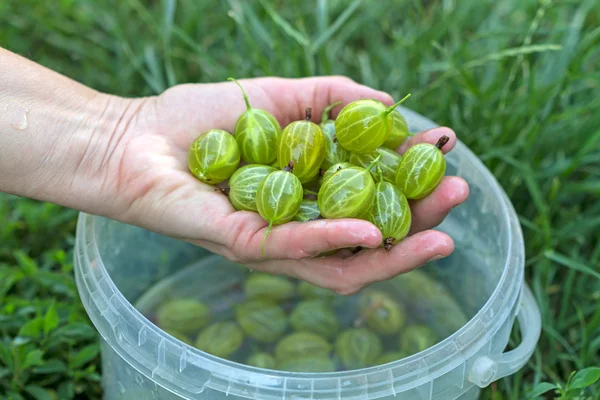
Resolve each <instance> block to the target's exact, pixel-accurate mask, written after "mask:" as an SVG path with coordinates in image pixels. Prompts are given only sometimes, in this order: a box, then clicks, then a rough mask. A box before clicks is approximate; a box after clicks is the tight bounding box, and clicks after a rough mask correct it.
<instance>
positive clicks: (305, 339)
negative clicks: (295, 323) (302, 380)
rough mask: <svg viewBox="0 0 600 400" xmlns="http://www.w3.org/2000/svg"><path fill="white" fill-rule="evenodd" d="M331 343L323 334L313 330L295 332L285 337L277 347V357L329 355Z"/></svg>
mask: <svg viewBox="0 0 600 400" xmlns="http://www.w3.org/2000/svg"><path fill="white" fill-rule="evenodd" d="M330 350H331V345H330V344H329V342H327V340H326V339H325V338H323V337H322V336H320V335H318V334H316V333H312V332H294V333H290V334H288V335H287V336H285V337H283V338H282V339H281V340H280V341H279V342H278V343H277V346H276V347H275V358H276V359H277V360H278V361H282V360H287V359H290V358H295V357H300V356H309V355H327V354H328V353H329V351H330Z"/></svg>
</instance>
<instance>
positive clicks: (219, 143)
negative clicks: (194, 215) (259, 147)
mask: <svg viewBox="0 0 600 400" xmlns="http://www.w3.org/2000/svg"><path fill="white" fill-rule="evenodd" d="M239 164H240V150H239V147H238V144H237V142H236V141H235V139H234V138H233V136H231V134H230V133H229V132H227V131H224V130H222V129H211V130H209V131H206V132H203V133H201V134H200V136H198V137H197V138H196V140H194V142H193V143H192V145H191V146H190V149H189V151H188V168H189V170H190V172H191V173H192V174H193V175H194V176H195V177H196V178H198V179H199V180H200V181H202V182H204V183H208V184H211V185H216V184H217V183H221V182H223V181H225V180H227V179H229V178H230V177H231V175H232V174H233V173H234V172H235V170H236V169H237V167H238V166H239Z"/></svg>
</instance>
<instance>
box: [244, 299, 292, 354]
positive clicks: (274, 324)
mask: <svg viewBox="0 0 600 400" xmlns="http://www.w3.org/2000/svg"><path fill="white" fill-rule="evenodd" d="M234 313H235V319H236V321H237V323H238V324H239V325H240V326H241V327H242V329H243V330H244V332H246V334H247V335H248V336H250V337H251V338H253V339H255V340H256V341H258V342H261V343H272V342H275V341H276V340H277V339H279V338H280V337H281V336H282V335H283V334H284V333H285V331H286V329H287V328H288V318H287V315H286V313H285V312H284V311H283V309H282V308H281V307H280V306H278V305H277V303H276V302H275V301H273V300H269V299H263V298H259V299H251V300H246V301H245V302H243V303H240V304H237V305H236V306H235V307H234Z"/></svg>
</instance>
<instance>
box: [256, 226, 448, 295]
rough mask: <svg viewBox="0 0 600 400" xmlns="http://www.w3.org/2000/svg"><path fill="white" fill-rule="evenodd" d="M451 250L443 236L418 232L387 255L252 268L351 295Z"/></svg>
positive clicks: (273, 263)
mask: <svg viewBox="0 0 600 400" xmlns="http://www.w3.org/2000/svg"><path fill="white" fill-rule="evenodd" d="M452 251H454V242H453V241H452V239H451V238H450V237H449V236H448V235H446V234H445V233H442V232H438V231H427V232H421V233H419V234H416V235H414V236H410V237H408V238H407V239H405V240H403V241H402V242H400V243H398V244H396V245H395V246H394V247H393V248H392V250H390V251H389V252H387V251H385V250H384V249H382V248H378V249H369V250H363V251H361V252H360V253H358V254H356V255H354V256H353V257H350V258H345V259H344V258H341V257H335V256H333V257H323V258H312V259H304V260H297V261H285V262H282V261H274V260H271V261H267V262H263V263H256V264H255V265H254V266H253V268H256V269H260V270H263V271H267V272H272V273H279V274H281V273H283V274H285V275H288V276H291V277H293V278H297V279H301V280H305V281H307V282H309V283H312V284H313V285H317V286H319V287H322V288H327V289H331V290H333V291H335V292H336V293H338V294H341V295H350V294H353V293H356V292H358V291H359V290H360V289H362V288H363V287H365V286H367V285H369V284H372V283H374V282H378V281H384V280H387V279H390V278H393V277H395V276H397V275H399V274H402V273H406V272H409V271H411V270H413V269H415V268H418V267H419V266H421V265H423V264H425V263H427V262H429V261H432V260H435V259H439V258H443V257H447V256H449V255H450V254H451V253H452Z"/></svg>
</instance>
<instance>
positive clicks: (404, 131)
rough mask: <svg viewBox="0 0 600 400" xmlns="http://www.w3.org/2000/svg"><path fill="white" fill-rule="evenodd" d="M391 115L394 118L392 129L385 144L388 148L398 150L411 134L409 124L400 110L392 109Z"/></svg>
mask: <svg viewBox="0 0 600 400" xmlns="http://www.w3.org/2000/svg"><path fill="white" fill-rule="evenodd" d="M391 116H392V120H393V123H392V130H391V131H390V135H389V136H388V138H387V139H386V140H385V142H383V146H384V147H387V148H388V149H392V150H396V149H397V148H398V147H400V145H401V144H402V143H404V142H405V141H406V139H407V138H408V136H409V132H408V124H407V123H406V119H404V116H402V114H400V113H399V112H398V110H394V111H392V114H391Z"/></svg>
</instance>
